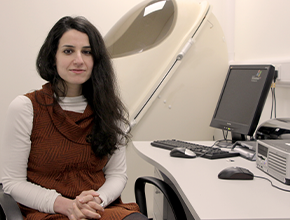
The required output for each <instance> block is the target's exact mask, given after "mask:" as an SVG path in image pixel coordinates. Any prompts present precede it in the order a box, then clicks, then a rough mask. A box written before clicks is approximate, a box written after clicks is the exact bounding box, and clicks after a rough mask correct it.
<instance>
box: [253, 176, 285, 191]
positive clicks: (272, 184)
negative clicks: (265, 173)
mask: <svg viewBox="0 0 290 220" xmlns="http://www.w3.org/2000/svg"><path fill="white" fill-rule="evenodd" d="M254 177H255V178H260V179H264V180H268V181H269V182H270V183H271V186H272V187H274V188H276V189H279V190H282V191H284V192H290V190H288V189H283V188H280V187H278V186H275V185H274V184H273V183H272V181H271V180H269V179H268V178H266V177H262V176H254Z"/></svg>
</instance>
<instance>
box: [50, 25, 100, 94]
mask: <svg viewBox="0 0 290 220" xmlns="http://www.w3.org/2000/svg"><path fill="white" fill-rule="evenodd" d="M93 66H94V60H93V57H92V54H91V47H90V43H89V38H88V36H87V35H86V34H85V33H82V32H80V31H77V30H75V29H71V30H69V31H67V32H65V33H64V34H63V35H62V37H61V38H60V40H59V44H58V49H57V52H56V68H57V72H58V74H59V76H60V77H61V78H62V79H63V80H64V81H65V82H66V84H67V88H68V91H67V96H78V95H80V94H81V93H82V84H83V83H84V82H86V81H87V80H88V79H89V78H90V77H91V74H92V69H93Z"/></svg>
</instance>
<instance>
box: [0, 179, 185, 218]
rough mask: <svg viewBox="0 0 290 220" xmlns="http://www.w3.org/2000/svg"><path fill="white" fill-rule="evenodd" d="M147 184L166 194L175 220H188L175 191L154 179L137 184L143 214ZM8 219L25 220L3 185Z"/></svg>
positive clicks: (2, 207)
mask: <svg viewBox="0 0 290 220" xmlns="http://www.w3.org/2000/svg"><path fill="white" fill-rule="evenodd" d="M146 183H148V184H152V185H154V186H156V187H157V188H158V189H159V190H160V191H161V192H162V193H163V194H164V196H165V198H166V199H167V200H168V203H169V204H170V206H171V208H172V211H173V214H174V216H175V219H177V220H181V219H182V220H186V215H185V212H184V209H183V207H182V205H181V203H180V201H179V198H178V197H177V195H176V194H175V192H174V191H173V189H172V188H171V187H170V186H169V185H168V184H167V183H165V182H164V181H162V180H159V179H157V178H154V177H139V178H138V179H137V180H136V182H135V197H136V203H137V204H138V205H139V207H140V211H141V213H142V214H144V215H146V216H148V215H147V204H146V196H145V185H146ZM6 219H7V220H23V217H22V214H21V211H20V209H19V207H18V205H17V203H16V201H15V200H14V199H13V198H12V196H10V195H8V194H6V193H4V191H3V188H2V184H0V220H6Z"/></svg>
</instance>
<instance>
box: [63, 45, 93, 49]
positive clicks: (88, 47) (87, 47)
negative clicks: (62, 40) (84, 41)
mask: <svg viewBox="0 0 290 220" xmlns="http://www.w3.org/2000/svg"><path fill="white" fill-rule="evenodd" d="M62 47H72V48H75V46H73V45H63V46H62ZM82 48H86V49H90V48H91V46H83V47H82Z"/></svg>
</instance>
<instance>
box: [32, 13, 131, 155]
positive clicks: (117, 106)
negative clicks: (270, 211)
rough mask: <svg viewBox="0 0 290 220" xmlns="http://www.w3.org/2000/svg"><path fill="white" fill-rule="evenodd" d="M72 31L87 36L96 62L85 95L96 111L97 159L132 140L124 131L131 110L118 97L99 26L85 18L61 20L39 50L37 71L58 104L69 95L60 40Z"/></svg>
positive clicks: (93, 143) (83, 87)
mask: <svg viewBox="0 0 290 220" xmlns="http://www.w3.org/2000/svg"><path fill="white" fill-rule="evenodd" d="M71 29H75V30H77V31H80V32H82V33H85V34H87V36H88V38H89V42H90V46H91V53H92V56H93V59H94V67H93V70H92V74H91V77H90V79H89V80H88V81H86V82H85V83H84V84H83V86H82V94H83V95H84V96H85V98H86V99H87V101H88V104H89V105H90V106H91V108H92V110H93V112H94V125H93V129H92V141H91V144H92V150H93V151H94V153H95V154H96V156H98V157H103V156H105V155H108V154H109V155H111V154H113V152H114V151H115V150H116V149H117V146H118V145H120V144H121V145H125V144H127V143H128V141H129V140H130V134H129V133H128V132H126V131H125V130H124V128H126V127H128V128H129V127H130V126H129V125H130V124H129V122H128V119H127V118H128V111H127V110H126V108H125V107H124V105H123V103H122V102H121V99H120V97H119V92H118V90H117V88H118V87H117V84H116V77H115V74H114V70H113V67H112V63H111V59H110V57H109V55H108V52H107V49H106V47H105V43H104V41H103V38H102V36H101V34H100V33H99V31H98V30H97V29H96V27H95V26H94V25H92V24H91V23H90V22H89V21H88V20H86V19H85V18H84V17H74V18H73V17H68V16H66V17H63V18H61V19H60V20H59V21H58V22H57V23H56V24H55V25H54V26H53V28H52V29H51V30H50V32H49V34H48V36H47V38H46V40H45V42H44V44H43V45H42V47H41V49H40V51H39V54H38V57H37V60H36V68H37V71H38V73H39V75H40V76H41V77H42V78H43V79H44V80H47V81H48V82H50V83H51V85H52V89H53V92H54V93H55V95H56V98H55V100H56V101H58V100H59V97H60V96H66V92H67V87H66V84H65V81H64V80H63V79H62V78H61V77H60V76H59V75H58V73H57V70H56V66H55V63H56V58H55V56H56V52H57V49H58V44H59V40H60V38H61V37H62V35H63V34H64V33H65V32H66V31H68V30H71ZM59 85H61V86H59ZM121 125H122V127H121Z"/></svg>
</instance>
